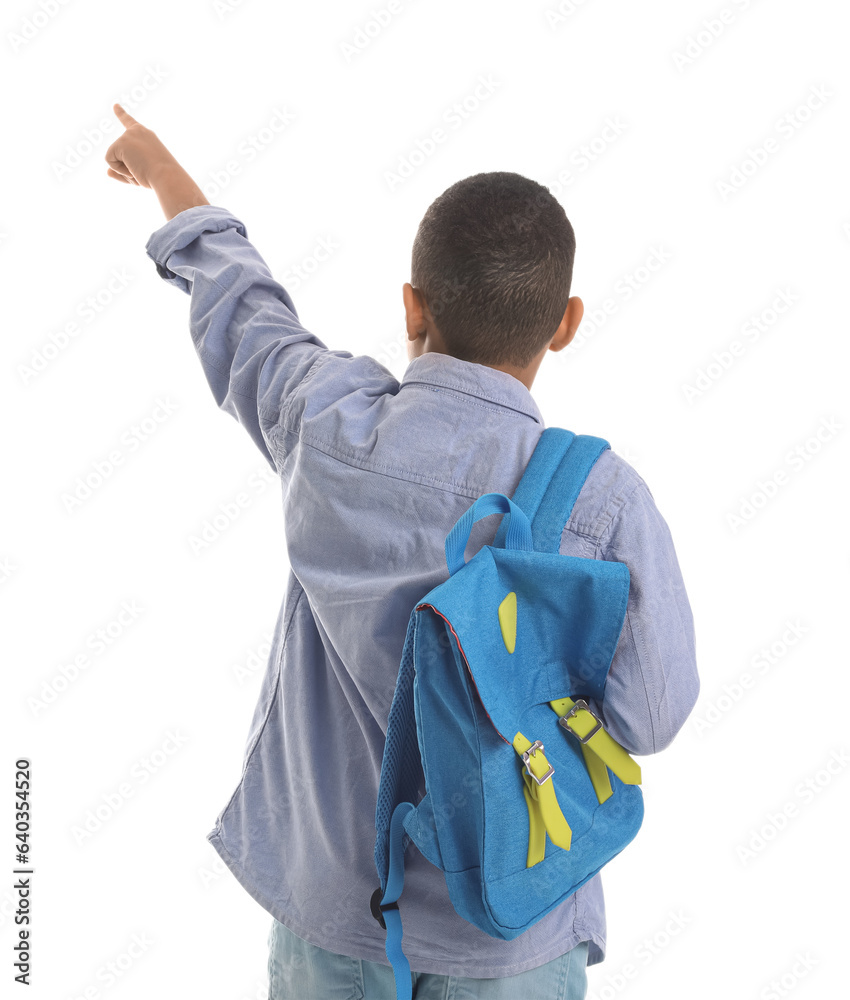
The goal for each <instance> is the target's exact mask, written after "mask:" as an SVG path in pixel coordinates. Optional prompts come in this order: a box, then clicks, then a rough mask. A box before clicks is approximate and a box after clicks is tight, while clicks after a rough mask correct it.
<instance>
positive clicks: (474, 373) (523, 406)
mask: <svg viewBox="0 0 850 1000" xmlns="http://www.w3.org/2000/svg"><path fill="white" fill-rule="evenodd" d="M416 382H424V383H426V384H428V385H437V386H442V387H444V388H446V389H456V390H458V391H459V392H466V393H468V394H469V395H470V396H478V397H479V399H486V400H488V401H489V402H491V403H499V404H500V405H502V406H507V407H510V409H512V410H517V411H518V412H519V413H524V414H525V415H526V416H528V417H531V419H532V420H536V421H537V423H539V424H542V423H543V415H542V414H541V412H540V409H539V407H538V406H537V403H536V402H535V401H534V397H533V396H532V395H531V393H530V392H529V390H528V388H527V387H526V385H525V384H524V383H523V382H520V380H519V379H518V378H516V377H515V376H514V375H511V374H510V373H509V372H503V371H501V370H500V369H498V368H490V367H488V366H487V365H480V364H477V363H475V362H472V361H463V360H462V359H461V358H456V357H454V356H453V355H451V354H441V353H439V352H437V351H428V352H427V353H426V354H420V355H419V357H417V358H414V359H413V360H412V361H411V362H410V363H409V364H408V366H407V368H406V370H405V372H404V376H403V377H402V380H401V386H405V385H411V384H414V383H416Z"/></svg>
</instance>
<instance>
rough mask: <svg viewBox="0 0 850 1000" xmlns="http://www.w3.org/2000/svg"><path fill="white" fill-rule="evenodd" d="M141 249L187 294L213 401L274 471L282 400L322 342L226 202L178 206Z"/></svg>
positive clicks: (297, 382) (277, 463) (304, 372)
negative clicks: (300, 316) (307, 326)
mask: <svg viewBox="0 0 850 1000" xmlns="http://www.w3.org/2000/svg"><path fill="white" fill-rule="evenodd" d="M145 253H146V254H147V255H148V256H149V257H150V258H151V260H153V261H154V263H155V264H156V269H157V272H158V273H159V275H160V276H161V277H162V278H163V279H164V280H165V281H168V282H170V283H171V284H173V285H176V286H177V288H179V289H180V290H181V291H183V292H186V293H187V294H188V295H190V296H191V303H190V308H189V327H190V331H191V335H192V341H193V343H194V345H195V349H196V350H197V353H198V357H199V358H200V360H201V364H202V365H203V369H204V374H205V375H206V378H207V382H208V383H209V386H210V389H211V390H212V393H213V396H214V397H215V401H216V403H217V404H218V406H219V407H220V408H221V409H222V410H224V411H225V412H226V413H229V414H231V415H232V416H233V417H235V418H236V420H238V421H239V423H240V424H242V425H243V426H244V427H245V429H246V430H247V432H248V434H250V436H251V438H252V439H253V440H254V442H255V443H256V445H257V447H258V448H259V449H260V451H261V452H262V454H263V455H264V456H265V458H266V460H267V461H268V462H269V464H270V465H271V467H272V468H273V469H275V471H277V472H280V462H281V461H282V459H281V456H280V454H279V440H280V436H281V431H280V425H281V421H282V418H283V416H284V413H285V410H286V406H287V403H288V401H289V399H290V398H291V396H292V394H293V392H294V390H295V389H296V388H297V387H298V386H299V385H300V383H301V381H302V380H303V379H304V378H305V376H306V375H307V373H308V372H309V371H310V369H311V367H312V366H313V364H314V363H315V362H316V361H317V360H318V359H319V357H321V356H322V355H323V354H324V353H326V352H327V351H328V348H327V346H326V345H325V344H324V343H323V342H322V341H321V340H320V339H319V338H318V337H317V336H315V335H314V334H312V333H310V332H309V331H308V330H305V329H304V327H303V326H302V325H301V323H300V321H299V319H298V314H297V313H296V311H295V306H294V305H293V303H292V299H291V298H290V297H289V294H288V293H287V291H286V290H285V289H284V288H283V286H282V285H280V284H279V283H278V282H277V281H275V279H274V278H273V277H272V275H271V272H270V270H269V268H268V266H267V264H266V262H265V261H264V260H263V258H262V257H261V256H260V254H259V253H258V252H257V250H256V249H255V248H254V247H253V246H252V245H251V243H250V242H249V241H248V234H247V231H246V229H245V226H244V224H243V223H242V222H241V221H240V220H239V219H237V218H235V217H234V216H233V215H231V214H230V212H228V211H227V209H225V208H221V207H219V206H216V205H197V206H194V207H192V208H188V209H186V210H184V211H183V212H180V213H178V214H177V215H175V216H174V218H172V219H169V220H168V222H166V223H165V225H164V226H162V227H161V228H160V229H158V230H156V232H154V233H153V234H152V235H151V237H150V238H149V240H148V242H147V244H146V245H145ZM335 353H340V352H335ZM342 353H346V356H347V357H350V355H348V354H347V352H342Z"/></svg>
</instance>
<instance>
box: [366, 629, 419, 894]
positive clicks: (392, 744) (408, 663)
mask: <svg viewBox="0 0 850 1000" xmlns="http://www.w3.org/2000/svg"><path fill="white" fill-rule="evenodd" d="M419 613H420V614H421V612H419ZM416 614H417V612H414V613H413V614H412V615H411V617H410V621H409V622H408V625H407V636H406V638H405V641H404V650H403V651H402V655H401V666H400V667H399V673H398V681H397V682H396V690H395V696H394V697H393V703H392V707H391V708H390V716H389V721H388V724H387V737H386V747H385V750H384V760H383V765H382V767H381V787H380V789H379V791H378V805H377V810H376V815H375V827H376V832H377V837H376V841H375V867H376V868H377V870H378V872H379V873H380V875H381V888H385V886H386V880H387V871H388V869H389V832H390V820H391V819H392V814H393V809H394V808H395V807H396V806H397V805H398V804H399V802H413V803H414V805H415V804H416V803H417V802H418V801H419V797H420V796H419V792H420V791H421V790H423V789H424V781H425V776H424V772H423V771H422V762H421V760H420V757H419V742H418V739H417V736H416V715H415V712H414V708H413V678H414V675H415V672H416V671H415V669H414V655H413V654H414V642H413V636H414V631H415V621H416V618H415V616H416ZM409 842H410V838H409V837H408V836H406V835H405V838H404V846H405V848H406V847H407V845H408V843H409Z"/></svg>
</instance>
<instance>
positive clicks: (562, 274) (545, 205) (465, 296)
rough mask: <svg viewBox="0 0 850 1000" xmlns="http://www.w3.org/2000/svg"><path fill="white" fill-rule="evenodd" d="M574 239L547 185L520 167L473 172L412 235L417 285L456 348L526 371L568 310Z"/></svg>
mask: <svg viewBox="0 0 850 1000" xmlns="http://www.w3.org/2000/svg"><path fill="white" fill-rule="evenodd" d="M575 246H576V243H575V234H574V233H573V227H572V226H571V225H570V220H569V219H568V218H567V216H566V213H565V212H564V209H563V208H562V207H561V205H560V204H559V202H558V201H557V200H556V199H555V197H554V196H553V195H552V194H551V192H550V191H549V189H548V188H546V187H544V186H543V185H542V184H538V183H537V182H536V181H533V180H530V179H529V178H527V177H523V176H522V175H521V174H515V173H509V172H505V171H495V172H492V173H481V174H474V175H473V176H471V177H467V178H465V179H464V180H460V181H457V183H455V184H453V185H452V186H451V187H450V188H448V189H447V190H445V191H444V192H443V193H442V194H441V195H440V196H439V198H437V199H436V200H435V201H434V202H433V203H432V204H431V205H430V206H429V208H428V210H427V212H426V213H425V215H424V217H423V219H422V221H421V222H420V224H419V229H418V230H417V233H416V238H415V240H414V242H413V259H412V265H411V284H412V285H413V287H414V288H417V289H418V290H419V291H420V292H421V294H422V296H423V298H424V299H425V302H426V303H427V305H428V308H429V310H430V311H431V314H432V315H433V317H434V321H435V322H436V324H437V328H438V329H439V331H440V334H441V336H442V338H443V342H444V343H445V347H446V350H447V352H448V353H449V354H451V355H453V356H455V357H457V358H461V359H462V360H465V361H473V362H477V363H478V364H487V365H502V364H508V365H516V366H518V367H520V368H524V367H526V366H527V365H528V364H530V363H531V361H532V359H533V358H535V357H536V356H537V355H538V354H539V353H540V351H541V350H542V349H543V347H544V346H545V345H546V344H547V343H548V342H549V341H550V340H551V339H552V337H553V336H554V334H555V331H556V330H557V329H558V326H559V324H560V322H561V320H562V319H563V317H564V311H565V310H566V308H567V302H568V300H569V297H570V285H571V283H572V276H573V259H574V257H575Z"/></svg>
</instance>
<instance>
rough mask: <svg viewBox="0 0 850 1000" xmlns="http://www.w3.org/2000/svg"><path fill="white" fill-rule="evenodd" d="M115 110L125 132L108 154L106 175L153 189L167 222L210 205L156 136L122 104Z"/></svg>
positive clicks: (116, 106)
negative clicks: (194, 207)
mask: <svg viewBox="0 0 850 1000" xmlns="http://www.w3.org/2000/svg"><path fill="white" fill-rule="evenodd" d="M112 110H113V111H114V112H115V115H116V117H117V118H118V120H119V121H120V122H121V124H122V125H123V126H124V128H125V129H126V131H125V132H124V134H123V135H120V136H119V137H118V138H117V139H116V140H115V142H113V143H112V145H111V146H110V147H109V149H107V151H106V157H105V159H106V162H107V163H108V164H109V169H108V170H107V174H108V176H109V177H114V178H115V180H117V181H121V182H122V183H123V184H133V185H136V186H137V187H145V188H152V189H153V190H154V191H155V192H156V195H157V197H158V198H159V203H160V205H161V206H162V210H163V211H164V212H165V216H166V218H167V219H173V218H174V216H175V215H177V214H178V213H179V212H182V211H183V210H184V209H186V208H192V207H193V206H195V205H209V202H208V201H207V199H206V197H205V196H204V194H203V192H202V191H201V189H200V188H199V187H198V185H197V184H196V183H195V182H194V181H193V180H192V178H191V177H190V176H189V174H187V173H186V171H185V170H184V169H183V168H182V167H181V166H180V164H179V163H178V162H177V160H176V159H175V158H174V157H173V156H172V155H171V153H169V151H168V150H167V149H166V148H165V146H164V145H163V144H162V143H161V142H160V140H159V138H158V137H157V135H156V134H155V133H154V132H152V131H151V129H149V128H145V126H144V125H141V124H140V123H139V122H137V121H136V119H135V118H134V117H133V116H132V115H130V114H128V113H127V112H126V111H125V110H124V109H123V108H122V107H121V105H120V104H113V105H112Z"/></svg>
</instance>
